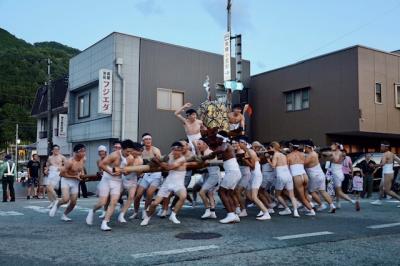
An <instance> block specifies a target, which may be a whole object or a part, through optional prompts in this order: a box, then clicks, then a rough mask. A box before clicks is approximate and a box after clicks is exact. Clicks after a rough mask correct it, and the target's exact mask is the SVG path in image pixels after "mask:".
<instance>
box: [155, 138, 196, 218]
mask: <svg viewBox="0 0 400 266" xmlns="http://www.w3.org/2000/svg"><path fill="white" fill-rule="evenodd" d="M179 142H180V143H181V144H182V147H183V149H182V155H183V157H185V159H186V162H191V161H193V158H194V157H195V154H196V149H195V150H194V152H195V153H192V151H191V150H190V146H189V143H188V142H187V141H186V140H181V141H179ZM196 145H197V142H196ZM191 180H192V171H191V170H187V171H186V174H185V182H184V185H185V188H186V190H187V188H188V186H189V184H190V181H191ZM178 199H179V198H178V197H176V196H175V197H174V199H173V200H172V203H171V210H172V209H173V208H174V207H175V204H176V203H177V202H178ZM186 199H187V200H188V201H189V202H190V203H191V204H192V206H193V204H194V202H193V199H192V197H191V196H190V195H189V193H186ZM167 202H168V201H167V200H166V201H165V205H164V208H165V207H166V209H167V210H168V208H167V207H168V204H166V203H167ZM164 214H165V209H164ZM163 216H164V215H161V217H163Z"/></svg>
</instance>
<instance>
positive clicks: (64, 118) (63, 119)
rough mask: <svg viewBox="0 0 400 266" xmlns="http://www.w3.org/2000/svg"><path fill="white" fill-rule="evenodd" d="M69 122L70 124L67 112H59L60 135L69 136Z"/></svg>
mask: <svg viewBox="0 0 400 266" xmlns="http://www.w3.org/2000/svg"><path fill="white" fill-rule="evenodd" d="M67 124H68V115H67V114H59V115H58V136H59V137H64V138H65V137H66V136H67Z"/></svg>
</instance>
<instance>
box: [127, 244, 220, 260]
mask: <svg viewBox="0 0 400 266" xmlns="http://www.w3.org/2000/svg"><path fill="white" fill-rule="evenodd" d="M217 248H219V247H218V246H217V245H209V246H198V247H191V248H181V249H172V250H164V251H154V252H149V253H138V254H132V255H131V256H132V257H133V258H135V259H139V258H146V257H154V256H163V255H175V254H182V253H186V252H196V251H202V250H209V249H217Z"/></svg>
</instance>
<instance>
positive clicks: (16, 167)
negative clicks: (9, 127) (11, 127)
mask: <svg viewBox="0 0 400 266" xmlns="http://www.w3.org/2000/svg"><path fill="white" fill-rule="evenodd" d="M20 143H21V140H20V139H19V138H18V124H16V125H15V172H16V173H17V178H18V144H20Z"/></svg>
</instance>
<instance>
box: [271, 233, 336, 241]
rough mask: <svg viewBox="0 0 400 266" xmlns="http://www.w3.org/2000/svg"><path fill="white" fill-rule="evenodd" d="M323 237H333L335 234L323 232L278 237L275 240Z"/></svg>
mask: <svg viewBox="0 0 400 266" xmlns="http://www.w3.org/2000/svg"><path fill="white" fill-rule="evenodd" d="M323 235H333V233H332V232H328V231H322V232H315V233H306V234H298V235H287V236H278V237H274V238H275V239H278V240H287V239H296V238H303V237H312V236H323Z"/></svg>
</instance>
